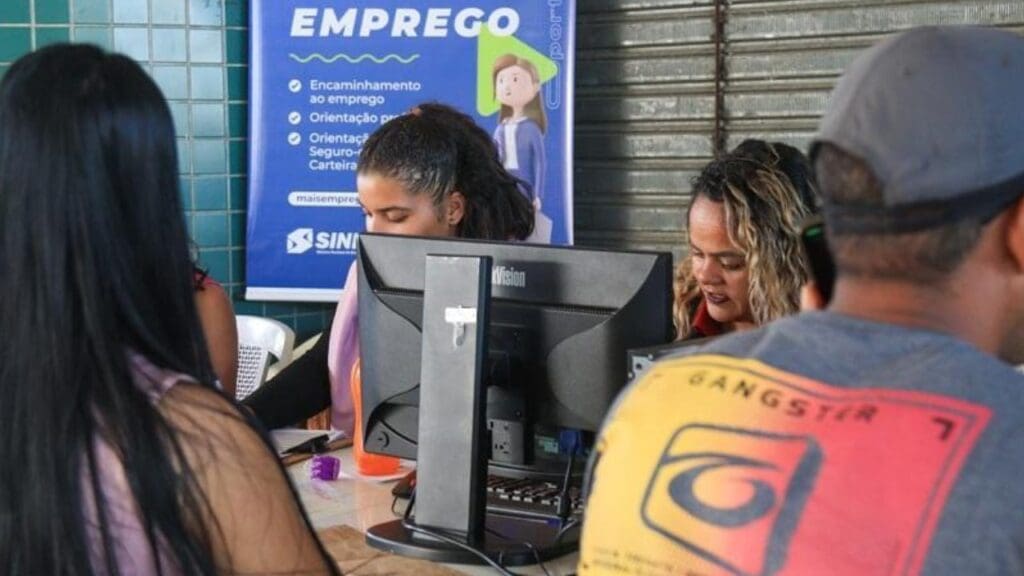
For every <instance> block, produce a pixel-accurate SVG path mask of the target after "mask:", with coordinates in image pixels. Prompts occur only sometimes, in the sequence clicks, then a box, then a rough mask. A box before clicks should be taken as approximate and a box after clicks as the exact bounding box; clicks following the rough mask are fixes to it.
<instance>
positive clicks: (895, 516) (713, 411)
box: [580, 356, 991, 576]
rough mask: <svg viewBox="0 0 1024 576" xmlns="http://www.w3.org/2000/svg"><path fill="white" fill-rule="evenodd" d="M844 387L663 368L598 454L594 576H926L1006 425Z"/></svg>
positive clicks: (696, 367) (734, 367) (937, 401)
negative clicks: (939, 541)
mask: <svg viewBox="0 0 1024 576" xmlns="http://www.w3.org/2000/svg"><path fill="white" fill-rule="evenodd" d="M886 384H887V383H886V382H878V383H877V385H878V386H879V387H878V388H844V387H837V386H832V385H829V384H825V383H821V382H815V381H811V380H807V379H805V378H802V377H800V376H796V375H793V374H788V373H785V372H781V371H779V370H776V369H774V368H772V367H770V366H767V365H765V364H763V363H760V362H757V361H754V360H743V359H734V358H728V357H723V356H697V357H691V358H684V359H679V360H673V361H669V362H665V363H661V364H659V365H657V366H656V367H655V368H654V369H653V370H652V371H651V372H650V373H649V374H648V376H647V377H645V378H644V379H643V380H642V381H641V382H640V383H638V384H637V385H636V386H635V387H634V388H633V389H632V390H631V391H630V392H629V394H628V396H626V397H625V398H624V400H622V401H621V402H620V405H619V406H618V407H617V409H616V411H615V413H614V414H613V416H612V418H611V419H610V421H609V422H608V423H607V424H606V426H605V429H604V431H603V432H602V434H601V438H600V439H599V441H598V445H597V450H598V453H599V455H600V460H599V464H598V465H597V468H596V470H595V476H594V482H593V490H592V492H591V494H590V497H589V500H588V502H587V522H588V523H591V526H615V527H616V528H615V530H587V529H586V527H585V530H584V537H583V542H582V545H581V562H580V573H581V575H583V574H617V575H618V574H621V575H626V574H629V575H631V576H668V575H669V574H675V575H678V574H682V575H686V576H719V575H743V576H746V575H750V576H755V575H757V576H770V575H780V576H790V575H818V574H830V575H836V576H847V575H850V576H852V575H858V576H860V575H886V576H888V575H895V574H918V573H919V572H920V570H921V568H922V566H923V564H924V559H925V557H926V555H927V552H928V546H929V544H930V542H931V538H932V535H933V533H934V531H935V529H936V525H937V523H938V520H939V518H940V517H941V514H942V510H943V507H944V506H945V504H946V500H947V498H948V496H949V493H950V490H951V489H952V487H953V485H954V484H955V482H956V478H957V476H958V474H959V472H960V468H961V467H962V465H963V462H964V460H965V459H966V457H967V456H968V455H969V454H970V452H971V450H972V448H973V447H974V445H975V443H976V442H977V440H978V437H979V436H980V435H981V432H982V431H983V430H984V428H985V426H986V425H987V423H988V420H989V419H990V416H991V414H990V411H989V410H988V409H987V408H985V407H983V406H979V405H975V404H971V403H969V402H966V401H963V400H959V399H955V398H950V397H946V396H940V395H937V394H931V393H926V392H919V391H906V390H892V389H886V388H884V387H885V386H886Z"/></svg>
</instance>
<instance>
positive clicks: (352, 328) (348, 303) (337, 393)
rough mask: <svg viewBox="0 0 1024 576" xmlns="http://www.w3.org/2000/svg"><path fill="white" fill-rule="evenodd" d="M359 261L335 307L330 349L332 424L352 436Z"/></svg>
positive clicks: (354, 265)
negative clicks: (353, 368) (352, 387)
mask: <svg viewBox="0 0 1024 576" xmlns="http://www.w3.org/2000/svg"><path fill="white" fill-rule="evenodd" d="M357 284H358V281H357V274H356V264H355V262H353V263H352V266H350V267H349V269H348V276H346V278H345V287H344V288H343V292H342V295H341V300H339V301H338V307H337V308H336V309H335V311H334V322H333V323H332V324H331V334H330V340H329V342H328V349H327V354H328V355H327V371H328V373H329V374H330V380H331V428H334V429H335V430H341V431H343V432H345V433H347V434H348V435H349V436H350V437H351V436H352V429H353V427H354V425H355V407H354V406H353V405H352V389H351V388H350V387H349V377H350V376H351V374H352V366H353V365H354V364H355V362H356V359H357V358H359V298H358V297H357V295H356V285H357Z"/></svg>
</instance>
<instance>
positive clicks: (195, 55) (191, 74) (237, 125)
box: [0, 0, 333, 338]
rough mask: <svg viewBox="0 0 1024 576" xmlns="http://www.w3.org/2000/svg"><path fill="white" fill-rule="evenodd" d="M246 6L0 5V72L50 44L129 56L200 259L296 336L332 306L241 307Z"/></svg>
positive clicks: (233, 1) (196, 1)
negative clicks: (174, 148)
mask: <svg viewBox="0 0 1024 576" xmlns="http://www.w3.org/2000/svg"><path fill="white" fill-rule="evenodd" d="M248 19H249V3H248V0H0V74H2V73H3V72H4V71H5V70H6V69H7V67H8V66H9V65H10V63H11V61H13V60H15V59H17V58H18V57H19V56H21V55H22V54H24V53H26V52H28V51H30V50H33V49H35V48H38V47H40V46H44V45H46V44H50V43H53V42H65V41H72V42H89V43H92V44H98V45H100V46H103V47H105V48H108V49H112V50H116V51H118V52H122V53H125V54H127V55H129V56H131V57H132V58H135V59H136V60H138V61H139V62H140V63H141V64H142V65H143V66H144V67H145V68H146V69H147V70H149V72H150V74H152V76H153V78H154V80H155V81H156V83H157V84H158V85H159V86H160V88H161V89H162V90H163V92H164V96H166V97H167V100H168V102H169V103H170V107H171V114H172V115H173V116H174V123H175V127H176V129H177V132H178V153H179V160H180V162H181V174H182V190H181V195H182V200H183V204H184V206H185V215H186V218H187V221H188V225H189V230H190V231H191V232H192V238H193V240H194V241H195V243H196V244H197V245H198V247H199V259H200V263H201V264H202V265H203V266H204V267H206V268H207V269H209V271H210V274H211V275H212V276H213V277H214V278H216V279H217V280H219V281H220V282H221V283H222V284H224V286H225V287H226V288H228V290H229V291H230V293H231V295H232V299H233V300H234V304H235V312H237V313H239V314H256V315H260V316H271V317H274V318H277V319H279V320H282V321H283V322H285V323H287V324H289V325H291V326H292V327H293V328H295V330H296V332H297V334H298V336H299V338H305V337H307V336H310V335H312V334H314V333H316V332H319V331H320V330H322V329H323V326H324V323H325V320H326V319H327V318H328V317H329V315H330V314H331V313H332V311H333V306H329V305H322V304H288V303H261V302H245V301H243V300H242V294H243V293H244V282H245V221H246V218H245V215H246V203H247V195H246V139H247V130H248V126H247V124H248V120H247V112H248V109H247V106H248V100H247V98H248V63H249V36H248V29H247V25H248Z"/></svg>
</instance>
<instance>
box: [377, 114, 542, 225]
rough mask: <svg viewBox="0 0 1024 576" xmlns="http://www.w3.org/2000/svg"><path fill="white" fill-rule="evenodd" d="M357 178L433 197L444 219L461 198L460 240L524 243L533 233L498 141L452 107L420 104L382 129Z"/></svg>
mask: <svg viewBox="0 0 1024 576" xmlns="http://www.w3.org/2000/svg"><path fill="white" fill-rule="evenodd" d="M358 172H359V173H360V174H377V175H380V176H383V177H386V178H391V179H394V180H397V181H398V182H400V183H401V184H402V186H403V188H404V189H405V190H406V191H407V192H408V193H410V194H430V196H431V198H432V199H433V202H434V206H435V207H436V208H437V209H438V213H439V214H440V209H441V207H442V206H443V205H444V201H445V198H447V196H448V195H449V194H451V193H453V192H459V193H461V194H462V196H463V197H464V198H465V200H466V208H465V216H464V217H463V219H462V221H461V222H459V224H458V226H457V228H456V232H455V233H456V235H457V236H459V237H462V238H478V239H485V240H513V239H514V240H523V239H525V238H526V237H527V236H529V235H530V233H531V232H533V221H534V212H533V206H532V204H530V201H529V200H527V199H526V198H525V197H524V196H523V194H522V193H521V192H520V191H519V186H520V184H521V183H520V181H519V179H517V178H516V177H515V176H513V175H511V174H509V173H508V171H506V170H505V168H504V167H503V166H502V165H501V161H500V160H499V158H498V150H497V148H496V147H495V145H494V141H493V140H491V137H490V135H489V134H487V132H485V131H484V130H483V129H482V128H480V127H479V126H477V124H476V122H474V121H473V119H472V118H470V117H469V116H468V115H466V114H463V113H462V112H459V111H458V110H456V109H454V108H452V107H450V106H447V105H444V104H440V103H436V102H429V103H424V104H420V105H418V106H416V107H415V108H413V109H412V110H411V111H410V112H409V113H407V114H404V115H402V116H399V117H397V118H394V119H392V120H390V121H388V122H387V123H386V124H384V125H383V126H381V127H380V128H379V129H378V130H377V131H376V132H374V133H373V134H372V135H371V136H370V137H369V138H368V139H367V140H366V143H365V144H364V145H363V149H362V151H361V152H360V154H359V166H358Z"/></svg>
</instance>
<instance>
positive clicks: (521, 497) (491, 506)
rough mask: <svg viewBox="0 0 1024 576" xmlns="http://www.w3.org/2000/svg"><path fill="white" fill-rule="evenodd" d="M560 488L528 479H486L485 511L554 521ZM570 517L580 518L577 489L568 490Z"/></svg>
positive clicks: (490, 476) (556, 515)
mask: <svg viewBox="0 0 1024 576" xmlns="http://www.w3.org/2000/svg"><path fill="white" fill-rule="evenodd" d="M561 493H562V486H561V484H557V483H555V482H548V481H545V480H534V479H530V478H525V479H522V478H503V477H501V476H494V475H488V476H487V511H488V512H497V513H505V514H514V515H520V516H533V517H537V518H557V517H558V502H559V500H560V499H561ZM569 503H570V506H569V513H570V516H580V515H581V514H582V511H583V503H582V501H581V498H580V489H579V488H578V487H575V486H573V487H570V488H569Z"/></svg>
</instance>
